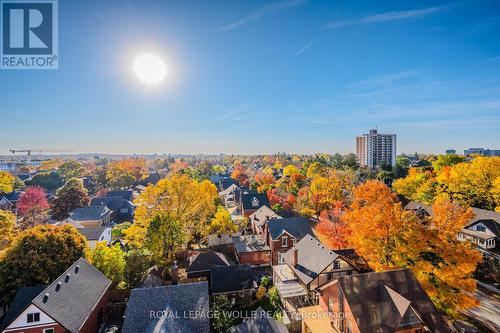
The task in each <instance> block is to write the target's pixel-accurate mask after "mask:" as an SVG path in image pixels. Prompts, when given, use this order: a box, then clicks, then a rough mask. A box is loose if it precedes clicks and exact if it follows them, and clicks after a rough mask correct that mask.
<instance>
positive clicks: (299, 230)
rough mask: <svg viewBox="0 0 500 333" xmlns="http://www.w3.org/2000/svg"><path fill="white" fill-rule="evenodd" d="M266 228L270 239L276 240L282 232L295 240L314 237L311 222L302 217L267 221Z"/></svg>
mask: <svg viewBox="0 0 500 333" xmlns="http://www.w3.org/2000/svg"><path fill="white" fill-rule="evenodd" d="M267 226H268V228H269V234H270V235H271V238H272V239H276V238H277V237H278V236H279V235H281V234H282V233H283V231H286V232H288V233H289V234H290V235H292V236H293V237H295V238H297V239H301V238H302V237H304V236H305V235H314V233H313V231H312V227H311V221H309V220H308V219H306V218H304V217H289V218H286V219H274V220H269V221H268V222H267Z"/></svg>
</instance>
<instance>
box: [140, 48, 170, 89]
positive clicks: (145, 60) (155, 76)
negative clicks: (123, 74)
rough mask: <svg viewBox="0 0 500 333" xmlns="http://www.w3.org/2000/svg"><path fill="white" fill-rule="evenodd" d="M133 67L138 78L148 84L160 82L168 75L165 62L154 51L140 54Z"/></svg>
mask: <svg viewBox="0 0 500 333" xmlns="http://www.w3.org/2000/svg"><path fill="white" fill-rule="evenodd" d="M132 68H133V70H134V73H135V75H136V76H137V78H138V79H139V80H141V81H142V82H144V83H146V84H148V85H155V84H158V83H160V82H162V81H163V80H164V79H165V77H166V76H167V66H166V65H165V62H164V61H163V59H162V58H160V57H159V56H157V55H156V54H152V53H144V54H141V55H138V56H137V57H136V58H135V60H134V64H133V67H132Z"/></svg>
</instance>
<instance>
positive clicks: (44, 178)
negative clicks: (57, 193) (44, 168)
mask: <svg viewBox="0 0 500 333" xmlns="http://www.w3.org/2000/svg"><path fill="white" fill-rule="evenodd" d="M63 184H64V182H63V180H62V178H61V176H60V175H59V174H58V173H57V172H55V171H52V172H40V173H37V174H36V175H34V176H33V177H32V178H31V180H27V181H26V185H28V186H40V187H43V188H44V189H46V190H47V191H54V190H56V189H58V188H59V187H61V186H62V185H63Z"/></svg>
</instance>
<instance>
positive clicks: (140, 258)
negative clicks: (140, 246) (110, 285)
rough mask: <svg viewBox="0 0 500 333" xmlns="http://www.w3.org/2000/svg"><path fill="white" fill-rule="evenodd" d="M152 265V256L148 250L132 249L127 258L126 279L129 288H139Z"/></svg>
mask: <svg viewBox="0 0 500 333" xmlns="http://www.w3.org/2000/svg"><path fill="white" fill-rule="evenodd" d="M150 267H151V257H150V255H149V254H148V253H146V251H142V250H131V251H129V252H128V253H127V258H126V259H125V271H124V281H125V284H126V286H127V288H130V289H132V288H137V287H138V286H139V285H140V284H141V283H142V281H143V280H144V278H145V277H146V276H145V275H146V271H147V270H148V269H149V268H150Z"/></svg>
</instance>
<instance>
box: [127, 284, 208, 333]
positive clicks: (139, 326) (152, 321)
mask: <svg viewBox="0 0 500 333" xmlns="http://www.w3.org/2000/svg"><path fill="white" fill-rule="evenodd" d="M209 310H210V309H209V299H208V283H207V282H206V281H204V282H197V283H188V284H180V285H174V286H163V287H156V288H138V289H132V291H131V293H130V298H129V300H128V303H127V309H126V310H125V322H124V323H123V329H122V333H156V332H165V333H166V332H172V333H174V332H176V333H177V332H179V333H180V332H192V333H194V332H200V333H208V332H210V320H209ZM152 314H153V315H152ZM190 314H195V315H191V316H190Z"/></svg>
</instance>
